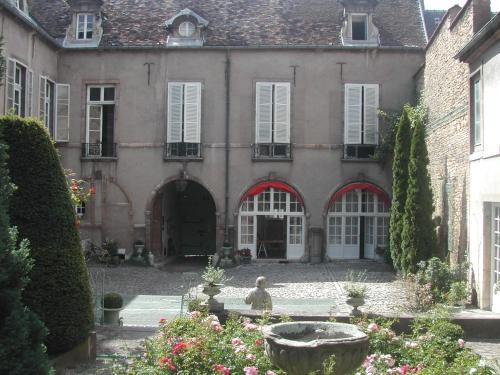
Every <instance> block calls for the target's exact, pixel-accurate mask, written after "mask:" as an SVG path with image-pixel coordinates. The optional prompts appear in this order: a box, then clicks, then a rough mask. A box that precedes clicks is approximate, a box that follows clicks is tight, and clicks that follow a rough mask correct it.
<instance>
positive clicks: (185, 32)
mask: <svg viewBox="0 0 500 375" xmlns="http://www.w3.org/2000/svg"><path fill="white" fill-rule="evenodd" d="M195 31H196V26H195V25H194V23H192V22H190V21H184V22H182V23H181V24H180V25H179V34H180V35H181V36H183V37H185V38H188V37H190V36H192V35H193V34H194V32H195Z"/></svg>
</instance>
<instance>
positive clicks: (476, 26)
mask: <svg viewBox="0 0 500 375" xmlns="http://www.w3.org/2000/svg"><path fill="white" fill-rule="evenodd" d="M490 19H491V6H490V0H472V31H473V33H474V34H475V33H477V32H478V31H479V30H481V29H482V27H483V26H484V25H486V24H487V23H488V21H489V20H490Z"/></svg>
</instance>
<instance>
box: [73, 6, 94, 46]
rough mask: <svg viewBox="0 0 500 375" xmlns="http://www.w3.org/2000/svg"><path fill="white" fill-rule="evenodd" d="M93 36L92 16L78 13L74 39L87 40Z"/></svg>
mask: <svg viewBox="0 0 500 375" xmlns="http://www.w3.org/2000/svg"><path fill="white" fill-rule="evenodd" d="M93 35H94V15H93V14H91V13H78V14H77V15H76V39H78V40H88V39H92V37H93Z"/></svg>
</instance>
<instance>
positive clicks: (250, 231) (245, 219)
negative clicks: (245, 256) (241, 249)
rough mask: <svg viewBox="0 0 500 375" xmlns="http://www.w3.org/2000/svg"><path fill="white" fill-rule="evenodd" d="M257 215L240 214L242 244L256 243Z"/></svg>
mask: <svg viewBox="0 0 500 375" xmlns="http://www.w3.org/2000/svg"><path fill="white" fill-rule="evenodd" d="M254 227H255V216H244V215H242V216H240V244H242V245H251V244H253V243H254Z"/></svg>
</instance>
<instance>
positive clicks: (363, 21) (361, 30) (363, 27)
mask: <svg viewBox="0 0 500 375" xmlns="http://www.w3.org/2000/svg"><path fill="white" fill-rule="evenodd" d="M367 24H368V22H367V16H366V14H353V15H352V16H351V32H352V40H367V39H368V35H367V29H368V27H367Z"/></svg>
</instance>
